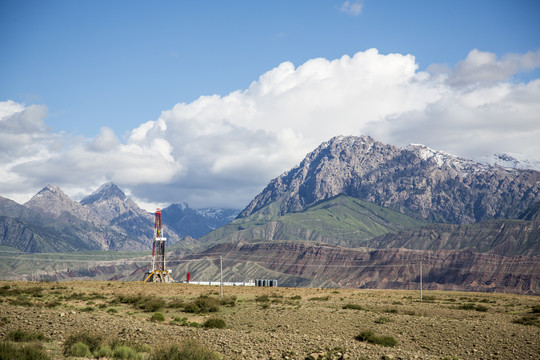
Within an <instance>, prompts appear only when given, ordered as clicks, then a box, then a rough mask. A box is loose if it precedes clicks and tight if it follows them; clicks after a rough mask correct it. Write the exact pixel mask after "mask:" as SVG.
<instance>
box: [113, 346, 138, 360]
mask: <svg viewBox="0 0 540 360" xmlns="http://www.w3.org/2000/svg"><path fill="white" fill-rule="evenodd" d="M112 352H113V357H114V358H115V359H123V360H139V359H142V358H143V356H142V354H139V353H138V352H137V350H135V349H133V348H132V347H130V346H127V345H117V346H115V347H114V349H113V350H112Z"/></svg>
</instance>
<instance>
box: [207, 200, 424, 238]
mask: <svg viewBox="0 0 540 360" xmlns="http://www.w3.org/2000/svg"><path fill="white" fill-rule="evenodd" d="M272 214H273V215H272ZM421 225H423V222H420V221H418V220H415V219H413V218H411V217H409V216H407V215H405V214H401V213H399V212H397V211H393V210H390V209H386V208H383V207H380V206H377V205H375V204H372V203H368V202H365V201H362V200H358V199H355V198H351V197H349V196H346V195H338V196H336V197H334V198H331V199H328V200H323V201H321V202H319V203H317V204H315V205H313V206H310V207H308V208H306V209H304V210H302V211H299V212H296V213H287V214H284V215H282V216H279V215H275V212H274V211H272V210H271V209H270V210H269V209H266V208H264V209H262V210H260V211H259V212H256V213H254V214H252V215H250V216H248V217H245V218H239V219H236V220H234V221H232V222H231V223H230V224H228V225H225V226H223V227H221V228H219V229H218V230H216V231H213V232H212V233H210V234H208V235H207V236H205V237H203V238H201V239H200V240H201V243H218V242H219V243H223V242H238V241H253V240H310V241H315V242H324V243H329V244H334V245H341V246H348V247H359V246H366V241H367V240H369V239H371V238H373V237H375V236H379V235H382V234H386V233H388V232H391V231H396V230H403V229H406V228H411V227H418V226H421Z"/></svg>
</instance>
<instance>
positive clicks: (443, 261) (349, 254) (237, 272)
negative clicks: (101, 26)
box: [170, 241, 540, 295]
mask: <svg viewBox="0 0 540 360" xmlns="http://www.w3.org/2000/svg"><path fill="white" fill-rule="evenodd" d="M219 256H221V257H222V258H223V270H224V277H225V278H226V279H245V280H246V279H253V278H274V279H278V283H279V285H280V286H314V287H315V286H316V287H323V286H324V287H326V286H328V287H350V288H376V289H418V288H419V277H420V271H419V270H420V269H419V264H420V262H422V264H423V286H424V289H430V290H469V291H489V292H491V291H495V292H512V293H521V294H535V295H537V294H539V293H540V273H539V272H538V261H539V260H538V256H535V257H527V256H514V257H510V256H499V255H495V254H482V253H475V252H473V251H452V250H408V249H377V250H366V249H350V248H343V247H339V246H333V245H321V244H314V243H308V242H298V241H297V242H281V241H276V242H264V243H234V244H232V243H227V244H219V245H216V246H214V247H212V248H209V249H207V250H205V251H203V252H201V253H199V254H190V255H188V256H186V257H184V258H183V259H182V260H183V261H179V262H178V264H179V265H176V263H175V261H174V259H172V260H171V261H170V263H171V264H172V266H173V274H175V276H176V277H177V278H184V275H185V274H186V273H187V272H188V271H189V272H191V276H192V280H193V281H204V280H212V279H219ZM246 274H249V277H248V275H246Z"/></svg>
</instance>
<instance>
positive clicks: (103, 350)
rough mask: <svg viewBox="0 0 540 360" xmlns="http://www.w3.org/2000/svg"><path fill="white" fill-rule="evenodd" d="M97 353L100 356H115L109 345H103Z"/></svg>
mask: <svg viewBox="0 0 540 360" xmlns="http://www.w3.org/2000/svg"><path fill="white" fill-rule="evenodd" d="M95 355H96V356H97V357H98V358H103V357H104V358H112V357H113V351H112V349H111V347H110V346H109V345H101V346H100V347H99V349H97V351H96V352H95Z"/></svg>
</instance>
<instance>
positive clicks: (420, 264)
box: [420, 261, 422, 301]
mask: <svg viewBox="0 0 540 360" xmlns="http://www.w3.org/2000/svg"><path fill="white" fill-rule="evenodd" d="M420 301H422V261H420Z"/></svg>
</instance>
